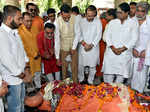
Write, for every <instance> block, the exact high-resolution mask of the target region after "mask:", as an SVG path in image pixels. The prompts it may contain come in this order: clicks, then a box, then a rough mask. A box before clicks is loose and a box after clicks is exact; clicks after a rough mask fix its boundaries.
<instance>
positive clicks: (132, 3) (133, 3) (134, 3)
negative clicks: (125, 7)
mask: <svg viewBox="0 0 150 112" xmlns="http://www.w3.org/2000/svg"><path fill="white" fill-rule="evenodd" d="M129 5H135V6H136V5H137V3H136V2H130V4H129Z"/></svg>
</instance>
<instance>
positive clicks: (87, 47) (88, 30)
mask: <svg viewBox="0 0 150 112" xmlns="http://www.w3.org/2000/svg"><path fill="white" fill-rule="evenodd" d="M80 25H81V37H80V41H81V43H82V44H81V45H80V46H79V67H78V71H79V73H78V79H79V82H82V81H84V67H85V66H89V76H88V83H89V84H93V80H94V76H95V73H96V65H97V64H98V62H99V41H100V39H101V34H102V25H101V22H100V20H99V19H98V18H97V17H96V8H95V6H92V5H91V6H89V7H88V8H87V12H86V18H84V19H82V20H81V22H80Z"/></svg>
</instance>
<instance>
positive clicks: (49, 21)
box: [44, 20, 56, 26]
mask: <svg viewBox="0 0 150 112" xmlns="http://www.w3.org/2000/svg"><path fill="white" fill-rule="evenodd" d="M46 23H52V24H54V25H55V26H56V21H54V23H53V22H51V20H48V21H46V22H45V23H44V25H45V24H46Z"/></svg>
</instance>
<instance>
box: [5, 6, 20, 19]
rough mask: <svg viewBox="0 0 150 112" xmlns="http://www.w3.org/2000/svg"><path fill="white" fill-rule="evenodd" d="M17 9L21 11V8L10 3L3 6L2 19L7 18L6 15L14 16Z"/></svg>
mask: <svg viewBox="0 0 150 112" xmlns="http://www.w3.org/2000/svg"><path fill="white" fill-rule="evenodd" d="M17 11H20V12H21V10H20V9H19V8H18V7H16V6H12V5H6V6H4V8H3V17H4V18H3V19H4V21H5V20H6V19H7V17H8V16H12V17H14V16H15V15H16V12H17Z"/></svg>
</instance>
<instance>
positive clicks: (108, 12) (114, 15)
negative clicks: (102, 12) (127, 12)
mask: <svg viewBox="0 0 150 112" xmlns="http://www.w3.org/2000/svg"><path fill="white" fill-rule="evenodd" d="M116 12H117V10H116V9H109V10H108V11H107V14H108V15H109V16H113V17H114V19H115V18H117V14H116Z"/></svg>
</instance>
